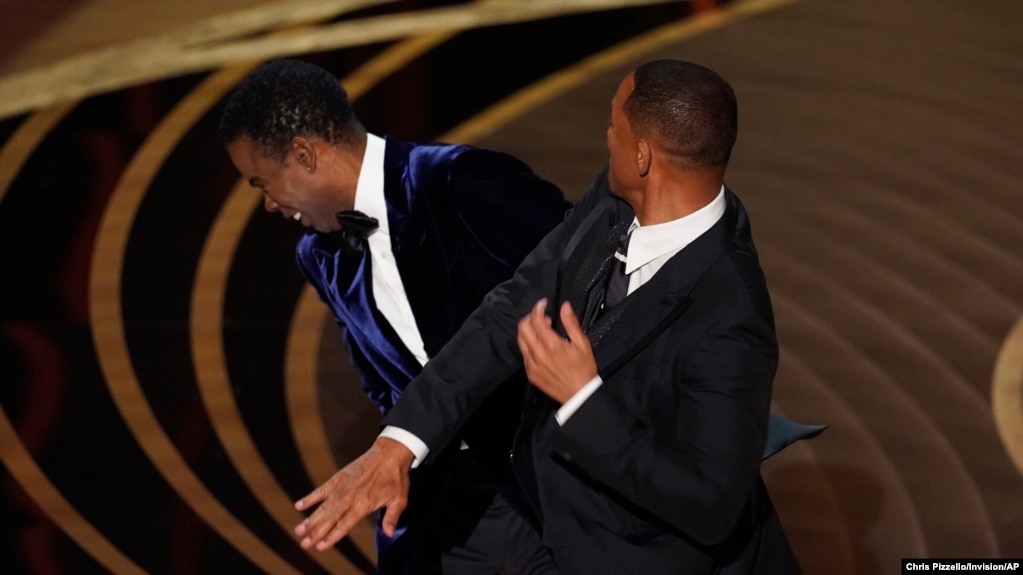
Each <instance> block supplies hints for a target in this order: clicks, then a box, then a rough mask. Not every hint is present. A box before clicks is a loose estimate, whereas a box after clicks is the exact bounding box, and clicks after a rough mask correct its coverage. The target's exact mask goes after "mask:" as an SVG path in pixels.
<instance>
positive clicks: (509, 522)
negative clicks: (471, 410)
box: [377, 450, 557, 575]
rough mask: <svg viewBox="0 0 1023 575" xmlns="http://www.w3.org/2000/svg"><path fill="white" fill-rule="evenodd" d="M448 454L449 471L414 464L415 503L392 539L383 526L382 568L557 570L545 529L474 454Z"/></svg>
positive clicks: (523, 573) (397, 574) (525, 574)
mask: <svg viewBox="0 0 1023 575" xmlns="http://www.w3.org/2000/svg"><path fill="white" fill-rule="evenodd" d="M450 457H451V460H450V461H449V462H447V464H446V465H444V468H445V472H444V473H443V474H432V475H431V473H430V470H428V469H424V470H423V471H425V472H426V473H419V470H414V474H413V477H412V490H411V491H410V494H409V507H408V509H407V510H406V513H405V514H403V521H402V525H400V526H399V533H398V535H397V536H396V537H395V538H394V539H389V538H387V537H386V536H385V535H384V534H383V532H382V531H380V529H379V526H378V529H377V555H378V566H377V573H379V574H380V575H434V574H441V573H442V574H445V575H556V573H557V569H556V568H555V565H554V559H553V558H552V556H551V554H550V552H549V551H548V550H547V549H546V548H544V546H543V544H542V542H541V540H540V535H539V534H538V533H537V532H536V530H535V529H534V528H533V527H532V526H531V525H530V524H529V523H528V522H527V521H526V520H524V519H523V518H522V516H521V515H520V514H519V512H518V511H516V510H515V509H514V508H513V507H512V506H511V505H510V504H509V503H508V501H507V500H506V498H505V497H504V496H503V495H501V494H500V492H499V491H498V489H497V487H496V486H495V484H494V482H493V481H492V480H491V478H490V476H489V475H488V474H487V473H486V472H485V471H484V470H483V468H482V466H481V465H480V464H479V462H478V461H477V459H476V458H475V457H473V455H472V453H471V452H470V451H469V450H460V451H458V452H456V453H452V454H451V455H450ZM410 512H411V513H410ZM406 515H407V519H406ZM382 517H383V513H382V512H381V514H380V518H382ZM378 521H379V519H378ZM378 525H379V524H378Z"/></svg>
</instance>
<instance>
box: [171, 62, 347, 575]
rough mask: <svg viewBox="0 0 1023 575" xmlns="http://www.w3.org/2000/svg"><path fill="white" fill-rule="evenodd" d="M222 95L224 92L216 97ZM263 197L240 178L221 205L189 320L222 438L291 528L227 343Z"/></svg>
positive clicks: (324, 560) (319, 558)
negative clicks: (241, 267)
mask: <svg viewBox="0 0 1023 575" xmlns="http://www.w3.org/2000/svg"><path fill="white" fill-rule="evenodd" d="M248 70H249V68H244V69H232V70H230V71H229V72H230V73H229V75H230V76H231V77H232V79H234V80H236V81H237V80H239V79H241V77H242V76H243V75H244V73H245V72H247V71H248ZM225 72H227V71H225ZM222 73H223V72H222ZM232 85H233V84H232ZM217 99H219V95H218V96H217V97H216V98H214V99H213V100H211V103H212V102H215V101H217ZM261 203H262V200H261V198H260V197H259V194H256V193H253V191H252V189H251V188H250V187H249V185H248V183H247V182H239V183H238V184H237V185H236V186H235V187H234V189H233V190H232V192H231V194H230V196H229V197H228V199H227V201H226V202H225V203H224V205H223V207H222V208H221V211H220V213H219V214H218V215H217V218H216V221H215V222H214V224H213V228H212V229H211V231H210V234H209V236H208V237H207V239H206V243H205V244H204V245H203V249H202V253H201V255H200V257H199V266H198V270H197V272H196V279H195V283H194V287H193V291H192V310H191V314H190V321H189V324H190V330H191V340H192V358H193V360H194V364H195V374H196V379H197V381H198V385H199V391H200V393H201V394H202V402H203V404H204V405H205V407H206V411H207V413H208V414H209V418H210V421H211V422H212V425H213V429H214V430H215V431H216V434H217V438H218V439H219V440H220V443H221V445H223V448H224V451H225V452H226V453H227V455H228V457H229V458H230V460H231V463H232V464H233V465H234V467H235V469H236V470H238V473H239V475H241V477H242V480H243V481H244V482H245V484H246V485H247V486H248V488H249V491H250V492H251V493H252V494H253V496H254V497H255V498H256V499H257V500H258V501H259V502H260V503H261V504H262V505H263V508H264V509H266V511H267V512H268V513H269V514H270V516H271V517H273V518H274V520H275V521H276V522H277V524H278V525H280V527H281V528H282V529H283V530H284V531H285V532H286V533H289V534H290V533H291V528H292V527H293V526H295V525H298V524H299V523H301V522H302V519H303V517H302V514H301V513H299V512H298V511H296V510H295V508H294V507H293V506H292V504H291V498H290V497H289V496H288V494H287V493H286V492H285V491H284V489H283V488H282V487H281V484H280V483H279V482H278V481H277V479H276V478H275V477H274V474H273V473H272V472H271V471H270V469H269V468H268V467H267V465H266V462H265V461H264V459H263V457H262V455H261V454H260V453H259V449H258V448H257V447H256V445H255V443H254V442H253V440H252V437H251V436H250V435H249V433H248V430H247V429H246V426H245V422H244V420H243V419H242V416H241V413H240V412H239V410H238V404H237V402H236V401H235V398H234V394H233V389H232V388H231V384H230V376H229V374H228V371H227V360H226V358H225V354H224V345H223V343H224V342H223V317H224V314H223V310H224V297H225V291H226V285H227V277H228V273H229V271H230V267H231V262H232V257H231V256H232V254H233V253H234V251H235V249H236V247H237V245H238V241H239V240H240V239H241V235H242V232H243V231H244V229H245V224H246V222H247V220H248V217H249V216H250V215H251V214H252V213H253V212H254V211H255V209H256V208H257V207H258V206H259V205H260V204H261ZM309 555H310V556H311V557H312V558H313V559H314V560H315V561H316V562H318V563H319V564H320V565H322V566H323V567H324V568H325V569H327V571H329V572H331V573H355V571H352V570H351V567H350V565H349V564H348V563H347V562H346V561H345V560H343V559H342V557H343V555H341V553H340V552H339V551H338V550H337V549H336V548H334V549H331V550H330V551H329V552H326V553H320V552H309Z"/></svg>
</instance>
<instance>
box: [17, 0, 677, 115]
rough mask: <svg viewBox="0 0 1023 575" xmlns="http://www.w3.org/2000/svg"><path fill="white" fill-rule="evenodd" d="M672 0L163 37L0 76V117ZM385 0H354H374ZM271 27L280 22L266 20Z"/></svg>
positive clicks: (454, 11)
mask: <svg viewBox="0 0 1023 575" xmlns="http://www.w3.org/2000/svg"><path fill="white" fill-rule="evenodd" d="M669 1H671V0H528V1H520V2H515V3H511V4H509V5H507V6H490V5H488V4H486V3H482V4H472V5H468V6H461V5H455V6H444V7H440V8H427V9H424V10H420V11H418V12H406V13H400V14H392V15H384V16H373V17H367V18H362V19H359V20H352V21H345V22H339V23H336V24H331V25H326V26H322V27H320V28H318V29H316V30H311V31H306V32H303V33H302V34H295V35H287V36H274V37H258V38H253V39H248V40H241V41H236V42H222V43H215V44H209V45H207V44H200V45H188V44H182V43H178V42H173V41H168V40H167V39H165V38H160V39H157V40H153V41H146V42H137V43H130V44H126V45H118V46H114V47H112V48H110V49H107V50H103V51H100V52H98V53H90V54H85V55H83V56H80V57H77V58H70V59H68V60H65V61H62V62H59V63H57V64H56V65H54V66H50V67H48V68H46V69H42V70H36V71H32V72H26V73H23V74H19V75H18V76H15V77H13V78H10V79H5V80H0V118H3V117H5V116H10V115H13V114H17V113H18V112H21V111H25V110H27V109H31V108H32V107H36V106H40V105H45V104H50V103H53V102H56V101H58V100H60V99H67V98H82V97H85V96H89V95H92V94H97V93H100V92H103V91H109V90H114V89H117V88H121V87H124V86H128V85H133V84H138V83H141V82H143V81H152V80H157V79H162V78H167V77H169V76H173V75H180V74H186V73H193V72H201V71H205V70H209V69H214V68H220V67H225V66H232V65H238V64H243V63H245V62H250V61H255V60H265V59H269V58H274V57H281V56H289V55H297V54H305V53H309V52H318V51H325V50H332V49H335V50H336V49H340V48H349V47H353V46H362V45H367V44H373V43H378V42H387V41H393V40H398V39H401V38H404V37H407V36H414V35H420V34H430V33H438V32H461V31H463V30H467V29H471V28H474V27H482V26H493V25H498V24H511V23H516V22H525V21H530V20H540V19H543V18H550V17H554V16H562V15H566V14H573V13H582V12H593V11H599V10H604V9H611V8H623V7H627V6H644V5H650V4H662V3H666V2H669ZM378 2H379V0H368V1H363V2H360V0H353V1H352V2H351V4H352V5H358V4H360V3H361V4H362V5H368V4H372V3H378ZM265 24H266V26H267V27H274V26H275V24H276V23H275V22H271V21H268V22H266V23H265Z"/></svg>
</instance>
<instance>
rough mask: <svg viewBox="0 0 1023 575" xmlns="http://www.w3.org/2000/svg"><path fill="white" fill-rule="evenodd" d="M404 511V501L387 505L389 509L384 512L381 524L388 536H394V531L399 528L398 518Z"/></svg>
mask: <svg viewBox="0 0 1023 575" xmlns="http://www.w3.org/2000/svg"><path fill="white" fill-rule="evenodd" d="M403 511H405V504H404V503H400V502H394V503H392V504H391V505H388V506H387V511H386V512H385V513H384V518H383V520H382V521H381V522H380V524H381V525H380V526H381V527H382V528H383V530H384V534H386V535H387V536H388V537H394V533H395V532H396V531H397V530H398V519H399V518H400V517H401V514H402V512H403Z"/></svg>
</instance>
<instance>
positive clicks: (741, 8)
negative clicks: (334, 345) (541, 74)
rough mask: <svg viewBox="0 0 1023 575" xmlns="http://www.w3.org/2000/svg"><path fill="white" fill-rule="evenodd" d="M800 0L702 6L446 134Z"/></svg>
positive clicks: (487, 125) (475, 134)
mask: <svg viewBox="0 0 1023 575" xmlns="http://www.w3.org/2000/svg"><path fill="white" fill-rule="evenodd" d="M799 1H800V0H737V1H735V2H731V3H729V4H727V5H726V6H725V7H724V8H720V9H716V10H711V11H707V12H702V13H700V14H696V15H694V16H691V17H689V18H684V19H682V20H680V21H678V22H673V23H670V24H666V25H664V26H662V27H660V28H656V29H654V30H652V31H650V32H647V33H645V34H641V35H639V36H637V37H636V38H633V39H631V40H626V41H624V42H621V43H619V44H618V45H616V46H614V47H611V48H609V49H607V50H603V51H601V52H599V53H597V54H595V55H593V56H590V57H589V58H586V59H584V60H583V61H581V62H579V63H578V64H575V65H573V66H570V67H568V68H566V69H564V70H560V71H558V72H556V73H554V74H552V75H550V76H548V77H547V78H545V79H543V80H541V81H539V82H536V83H534V84H533V85H532V86H529V87H528V88H525V89H523V90H520V91H518V92H517V93H515V94H514V95H512V96H509V97H508V98H505V99H504V100H502V101H501V102H499V103H498V104H496V105H494V106H491V107H490V108H488V109H487V110H485V111H483V112H481V113H479V114H477V115H476V116H475V117H474V118H472V119H470V120H468V121H466V122H463V123H462V124H461V125H459V126H458V127H456V128H455V129H453V130H451V131H449V132H448V133H447V134H445V135H444V137H443V139H445V140H448V141H451V142H461V143H471V142H473V141H475V140H478V139H479V138H482V137H484V136H486V135H488V134H491V133H493V132H494V131H495V130H497V129H498V128H500V127H501V126H503V125H505V124H507V123H508V122H511V121H512V120H514V119H515V118H517V117H519V116H521V115H523V114H525V113H526V112H528V111H529V110H531V109H533V108H535V107H537V106H539V105H541V104H543V103H544V102H546V101H548V100H550V99H552V98H554V97H556V96H558V95H560V94H562V93H564V92H567V91H568V90H571V89H572V88H575V87H577V86H579V85H581V84H582V83H583V82H585V81H587V80H590V79H591V78H593V77H595V76H597V75H598V74H603V73H605V72H608V71H610V70H613V69H614V68H617V67H619V66H623V65H625V64H627V63H629V62H631V61H634V60H637V59H639V58H641V57H643V56H644V55H645V54H648V53H650V52H653V51H654V50H657V49H659V48H662V47H664V46H666V45H668V44H672V43H676V42H681V41H683V40H688V39H691V38H694V37H696V36H699V35H700V34H703V33H705V32H710V31H712V30H715V29H717V28H720V27H722V26H725V25H726V24H730V23H732V22H736V21H738V20H741V19H743V18H747V17H750V16H754V15H756V14H760V13H762V12H766V11H769V10H774V9H776V8H781V7H783V6H787V5H789V4H794V3H796V2H799Z"/></svg>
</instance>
